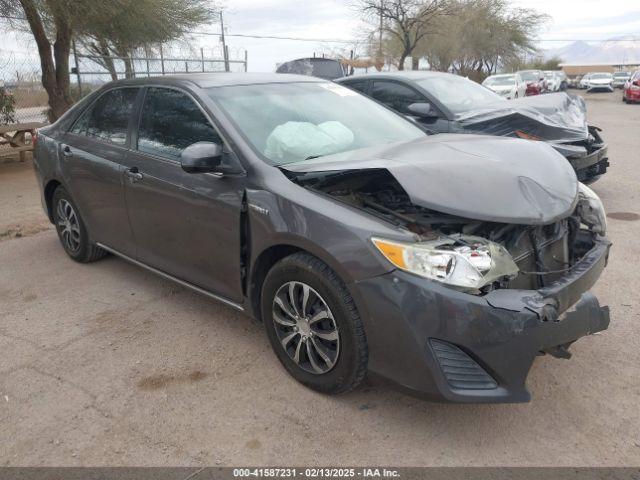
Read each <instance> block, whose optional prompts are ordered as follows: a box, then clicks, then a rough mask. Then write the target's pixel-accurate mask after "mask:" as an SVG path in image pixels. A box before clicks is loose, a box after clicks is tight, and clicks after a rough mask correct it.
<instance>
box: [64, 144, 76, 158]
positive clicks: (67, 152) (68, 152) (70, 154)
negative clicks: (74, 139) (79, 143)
mask: <svg viewBox="0 0 640 480" xmlns="http://www.w3.org/2000/svg"><path fill="white" fill-rule="evenodd" d="M62 155H64V156H65V157H73V151H72V150H71V147H70V146H69V145H65V146H64V147H63V148H62Z"/></svg>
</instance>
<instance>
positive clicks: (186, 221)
mask: <svg viewBox="0 0 640 480" xmlns="http://www.w3.org/2000/svg"><path fill="white" fill-rule="evenodd" d="M201 141H206V142H214V143H218V144H223V143H224V142H223V140H222V138H221V137H220V135H219V134H218V132H217V131H216V129H215V128H214V127H213V125H212V122H210V121H209V119H208V118H207V115H206V114H205V113H204V111H203V110H202V109H201V108H200V106H199V104H198V103H197V102H196V101H195V99H194V98H193V97H192V96H191V95H190V94H188V93H187V92H185V91H183V90H179V89H176V88H173V87H172V88H168V87H148V88H147V90H146V92H145V96H144V101H143V104H142V108H141V112H140V119H139V123H138V128H137V130H136V132H135V133H134V141H133V142H132V147H133V148H132V150H131V151H130V152H129V153H128V155H127V158H126V160H125V162H126V169H125V173H124V175H125V179H124V184H125V200H126V204H127V209H128V212H129V218H130V221H131V226H132V229H133V235H134V238H135V242H136V246H137V250H136V258H137V260H138V261H140V262H142V263H144V264H146V265H149V266H151V267H153V268H155V269H157V270H160V271H162V272H164V273H167V274H169V275H171V276H173V277H176V278H178V279H180V280H183V281H186V282H188V283H190V284H192V285H196V286H198V287H200V288H203V289H205V290H207V291H209V292H212V293H214V294H217V295H219V296H222V297H225V298H227V299H229V300H232V301H235V302H239V301H240V300H241V299H242V288H241V275H240V213H241V208H242V195H243V192H244V183H245V177H244V175H229V176H226V175H225V176H221V175H216V174H212V173H187V172H185V171H184V170H183V169H182V167H181V166H180V154H181V153H182V150H184V149H185V148H186V147H188V146H189V145H191V144H193V143H196V142H201ZM227 155H229V154H227Z"/></svg>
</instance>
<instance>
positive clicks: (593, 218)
mask: <svg viewBox="0 0 640 480" xmlns="http://www.w3.org/2000/svg"><path fill="white" fill-rule="evenodd" d="M576 213H577V214H578V216H579V217H580V221H581V222H582V223H584V224H585V225H586V226H587V227H589V230H591V231H592V232H595V233H597V234H599V235H604V234H606V233H607V214H606V212H605V211H604V205H603V204H602V200H600V197H598V195H596V193H595V192H594V191H593V190H591V189H590V188H589V187H587V186H586V185H585V184H583V183H581V184H580V186H579V188H578V206H577V207H576Z"/></svg>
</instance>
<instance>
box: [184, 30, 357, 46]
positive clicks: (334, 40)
mask: <svg viewBox="0 0 640 480" xmlns="http://www.w3.org/2000/svg"><path fill="white" fill-rule="evenodd" d="M187 33H190V34H192V35H214V36H217V37H220V36H221V35H222V34H221V33H216V32H187ZM224 36H225V37H240V38H257V39H262V40H295V41H297V42H324V43H357V42H358V41H357V40H345V39H338V38H303V37H281V36H277V35H252V34H248V33H225V34H224Z"/></svg>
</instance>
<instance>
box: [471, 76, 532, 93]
mask: <svg viewBox="0 0 640 480" xmlns="http://www.w3.org/2000/svg"><path fill="white" fill-rule="evenodd" d="M482 85H484V86H485V87H487V88H488V89H489V90H491V91H492V92H494V93H497V94H498V95H500V96H501V97H504V98H506V99H507V100H512V99H514V98H520V97H524V96H525V95H526V90H527V85H526V84H525V83H524V81H522V78H521V77H520V75H518V74H517V73H509V74H504V75H491V76H490V77H487V78H485V79H484V81H483V82H482Z"/></svg>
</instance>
